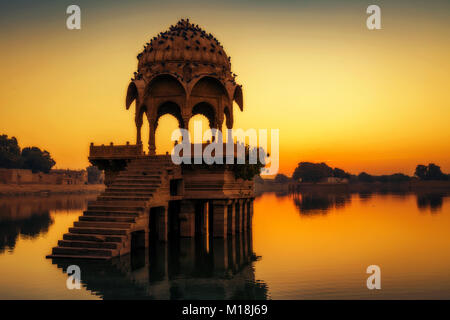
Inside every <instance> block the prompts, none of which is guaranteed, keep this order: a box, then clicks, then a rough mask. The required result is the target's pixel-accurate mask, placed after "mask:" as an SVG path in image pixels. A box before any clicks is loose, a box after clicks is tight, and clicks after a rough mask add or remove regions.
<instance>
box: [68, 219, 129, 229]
mask: <svg viewBox="0 0 450 320" xmlns="http://www.w3.org/2000/svg"><path fill="white" fill-rule="evenodd" d="M73 225H74V227H80V228H83V227H87V228H102V229H109V228H111V229H114V228H115V229H129V228H131V223H126V222H106V221H75V222H74V223H73Z"/></svg>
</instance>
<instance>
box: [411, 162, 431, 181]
mask: <svg viewBox="0 0 450 320" xmlns="http://www.w3.org/2000/svg"><path fill="white" fill-rule="evenodd" d="M427 171H428V168H427V166H424V165H423V164H419V165H417V167H416V171H415V172H414V174H415V175H416V176H417V177H418V178H419V179H420V180H425V179H426V177H427Z"/></svg>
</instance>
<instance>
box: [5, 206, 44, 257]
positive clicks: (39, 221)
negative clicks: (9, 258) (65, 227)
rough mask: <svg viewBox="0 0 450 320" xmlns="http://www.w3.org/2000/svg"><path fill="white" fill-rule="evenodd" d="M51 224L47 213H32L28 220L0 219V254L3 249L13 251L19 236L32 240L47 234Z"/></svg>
mask: <svg viewBox="0 0 450 320" xmlns="http://www.w3.org/2000/svg"><path fill="white" fill-rule="evenodd" d="M52 223H53V220H52V219H51V217H50V212H48V211H46V212H36V213H32V214H31V215H30V216H29V217H28V218H20V219H17V220H12V219H5V220H4V219H2V218H1V217H0V253H3V252H4V251H5V249H8V250H13V249H14V247H15V246H16V241H17V238H18V237H19V235H23V236H25V237H27V238H31V239H33V238H35V237H37V236H38V235H39V234H41V233H44V234H45V233H47V232H48V228H49V227H50V226H51V225H52Z"/></svg>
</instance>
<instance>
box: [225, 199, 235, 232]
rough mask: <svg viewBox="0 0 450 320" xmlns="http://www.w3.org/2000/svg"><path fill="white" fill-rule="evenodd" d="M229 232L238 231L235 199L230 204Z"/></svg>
mask: <svg viewBox="0 0 450 320" xmlns="http://www.w3.org/2000/svg"><path fill="white" fill-rule="evenodd" d="M227 231H228V234H231V235H234V234H235V233H236V206H235V203H234V201H231V203H230V204H229V205H228V230H227Z"/></svg>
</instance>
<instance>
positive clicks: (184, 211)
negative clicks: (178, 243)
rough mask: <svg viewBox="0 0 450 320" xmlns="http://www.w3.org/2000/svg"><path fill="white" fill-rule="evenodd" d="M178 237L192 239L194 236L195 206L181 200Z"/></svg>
mask: <svg viewBox="0 0 450 320" xmlns="http://www.w3.org/2000/svg"><path fill="white" fill-rule="evenodd" d="M179 219H180V237H189V238H193V237H194V236H195V204H194V203H193V202H192V201H190V200H183V201H182V202H181V207H180V214H179Z"/></svg>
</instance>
